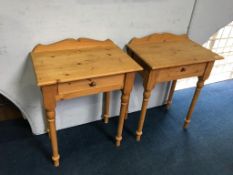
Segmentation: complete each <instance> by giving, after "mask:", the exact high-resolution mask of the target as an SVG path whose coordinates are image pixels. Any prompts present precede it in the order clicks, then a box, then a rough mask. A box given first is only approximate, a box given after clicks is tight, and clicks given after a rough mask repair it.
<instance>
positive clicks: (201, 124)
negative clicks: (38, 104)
mask: <svg viewBox="0 0 233 175" xmlns="http://www.w3.org/2000/svg"><path fill="white" fill-rule="evenodd" d="M193 92H194V88H190V89H185V90H180V91H176V92H175V95H174V100H173V104H172V106H171V108H170V110H168V111H166V110H165V109H164V107H157V108H153V109H149V110H148V113H147V118H146V121H145V127H144V134H143V137H142V141H141V142H139V143H138V142H136V141H135V134H134V133H135V130H136V126H137V121H138V118H139V114H140V112H135V113H131V114H129V119H128V120H127V121H126V124H125V128H124V133H123V135H124V140H123V142H122V146H121V147H120V148H116V147H115V145H114V137H115V133H116V128H117V121H118V118H117V117H115V118H112V119H111V120H110V123H109V124H108V125H105V124H104V123H103V122H101V121H97V122H93V123H89V124H85V125H81V126H77V127H73V128H69V129H65V130H61V131H59V132H58V139H59V149H60V154H61V163H60V167H59V168H55V167H53V165H52V162H51V159H50V152H51V150H50V143H49V139H48V136H47V135H46V134H44V135H40V136H33V135H32V134H31V132H30V128H29V126H28V124H27V122H26V121H22V120H15V121H7V122H1V123H0V133H1V134H0V175H12V174H17V175H27V174H28V175H29V174H30V175H32V174H33V175H37V174H38V175H47V174H48V175H53V174H62V175H76V174H79V175H99V174H101V175H110V174H111V175H115V174H116V175H131V174H132V175H152V174H160V175H168V174H169V175H170V174H171V175H178V174H179V175H182V174H185V175H186V174H189V175H192V174H193V175H199V174H203V175H208V174H211V175H227V174H233V80H229V81H224V82H220V83H215V84H211V85H207V86H205V87H204V89H203V91H202V93H201V95H200V98H199V100H198V104H197V106H196V108H195V111H194V113H193V118H192V122H191V124H190V126H189V128H188V130H183V129H182V125H183V121H184V117H185V115H186V113H187V110H188V106H189V104H190V102H191V98H192V95H193Z"/></svg>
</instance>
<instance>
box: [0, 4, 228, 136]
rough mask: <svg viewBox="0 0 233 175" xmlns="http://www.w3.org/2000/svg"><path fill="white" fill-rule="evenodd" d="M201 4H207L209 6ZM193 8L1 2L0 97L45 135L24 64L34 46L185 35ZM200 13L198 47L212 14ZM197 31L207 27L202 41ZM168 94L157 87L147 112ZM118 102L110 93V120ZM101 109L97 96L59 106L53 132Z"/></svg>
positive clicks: (138, 92)
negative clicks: (74, 40) (75, 40)
mask: <svg viewBox="0 0 233 175" xmlns="http://www.w3.org/2000/svg"><path fill="white" fill-rule="evenodd" d="M225 1H226V7H222V6H221V8H220V9H223V10H224V11H229V10H230V9H228V7H229V5H231V6H232V2H230V1H227V0H225ZM225 1H224V2H225ZM201 2H202V3H204V4H205V5H208V4H210V0H209V1H207V0H205V1H201ZM211 2H212V1H211ZM217 2H218V1H216V4H217ZM227 3H228V4H227ZM193 4H194V0H180V1H176V0H163V1H161V0H141V1H140V0H66V1H57V0H50V1H46V0H37V1H31V0H11V1H8V0H0V41H1V42H0V93H2V94H4V95H5V96H6V97H8V98H9V99H11V100H12V101H13V102H14V103H15V104H16V105H17V106H18V107H19V108H20V109H21V111H22V112H23V114H24V116H25V117H26V118H27V119H28V121H29V123H30V126H31V128H32V132H33V133H34V134H41V133H44V132H45V125H44V117H43V116H44V115H43V110H42V105H41V93H40V91H39V88H38V87H36V82H35V77H34V74H33V70H32V65H31V61H30V59H29V58H28V54H29V52H30V51H31V50H32V48H33V47H34V46H35V45H36V44H38V43H43V44H47V43H51V42H55V41H58V40H61V39H64V38H78V37H89V38H94V39H106V38H111V39H112V40H114V41H115V43H117V44H118V45H119V46H120V47H122V48H123V46H124V45H125V44H126V43H127V42H128V41H129V40H130V39H131V38H132V37H134V36H143V35H147V34H150V33H153V32H173V33H177V34H181V33H186V31H187V27H188V24H189V20H190V17H191V11H192V8H193ZM207 7H208V6H207ZM203 8H204V7H203V6H202V5H201V4H197V9H198V11H200V14H199V13H198V11H195V13H194V21H193V23H192V25H191V29H190V34H191V36H192V37H193V38H194V39H196V40H197V41H201V40H200V38H206V39H207V38H208V35H209V34H210V33H209V32H208V31H210V29H209V28H208V27H206V26H207V25H205V24H206V23H205V20H207V19H209V16H208V15H210V14H212V13H209V12H210V11H211V10H210V8H208V14H207V16H206V18H203V19H202V16H200V15H201V14H202V15H203V14H204V15H205V14H206V13H205V9H204V10H203ZM231 11H232V10H231ZM226 13H227V12H224V14H223V15H222V18H217V19H218V20H220V21H214V23H216V24H218V25H211V29H213V28H214V27H216V26H218V27H219V25H221V24H222V21H224V20H226V21H227V20H228V17H226V16H225V15H227V14H226ZM216 15H221V13H219V14H217V13H216V14H215V16H216ZM211 18H212V17H211ZM213 19H215V18H213ZM199 20H201V22H200V21H199ZM197 26H202V27H203V26H204V27H205V28H204V29H205V30H203V35H201V37H200V38H199V37H198V36H199V32H202V30H201V28H199V27H197ZM212 27H213V28H212ZM214 30H215V29H214ZM141 84H142V81H141V78H140V77H137V78H136V82H135V87H134V89H133V92H132V95H131V100H130V108H129V111H130V112H132V111H136V110H140V107H141V101H142V92H143V88H142V85H141ZM166 89H167V86H166V84H159V85H158V86H157V87H156V89H155V90H154V91H153V94H152V96H151V100H150V104H149V107H152V106H155V105H160V104H162V103H163V100H164V96H165V93H166ZM119 100H120V93H119V92H116V93H114V94H113V96H112V104H111V106H112V115H113V116H114V115H118V113H119V108H120V106H119V103H120V101H119ZM101 109H102V95H101V94H99V95H93V96H91V97H82V98H79V99H73V100H68V101H62V102H59V103H58V107H57V128H58V129H61V128H66V127H70V126H75V125H79V124H83V123H87V122H90V121H94V120H99V119H100V118H101Z"/></svg>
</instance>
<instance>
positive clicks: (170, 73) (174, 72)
mask: <svg viewBox="0 0 233 175" xmlns="http://www.w3.org/2000/svg"><path fill="white" fill-rule="evenodd" d="M205 67H206V63H201V64H194V65H187V66H179V67H173V68H167V69H161V70H160V71H159V72H158V74H159V75H158V79H157V82H163V81H170V80H177V79H180V78H187V77H192V76H201V75H203V74H204V71H205Z"/></svg>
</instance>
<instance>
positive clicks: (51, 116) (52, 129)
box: [46, 111, 60, 167]
mask: <svg viewBox="0 0 233 175" xmlns="http://www.w3.org/2000/svg"><path fill="white" fill-rule="evenodd" d="M46 112H47V118H48V125H49V135H50V141H51V146H52V153H53V155H52V160H53V162H54V166H56V167H58V166H59V158H60V156H59V154H58V144H57V131H56V125H55V111H46Z"/></svg>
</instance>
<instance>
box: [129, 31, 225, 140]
mask: <svg viewBox="0 0 233 175" xmlns="http://www.w3.org/2000/svg"><path fill="white" fill-rule="evenodd" d="M127 51H128V54H129V55H131V57H132V58H134V59H135V60H136V61H137V62H138V63H139V64H141V65H142V66H143V67H144V71H143V72H142V73H141V75H142V77H143V79H144V94H143V103H142V109H141V115H140V119H139V123H138V128H137V131H136V138H137V140H138V141H140V138H141V135H142V128H143V124H144V120H145V115H146V110H147V104H148V101H149V98H150V95H151V90H152V89H153V88H154V87H155V85H156V83H159V82H164V81H173V83H172V86H171V89H170V93H169V96H168V99H167V102H166V104H167V108H168V107H169V106H170V105H171V102H172V96H173V93H174V89H175V86H176V80H177V79H180V78H186V77H192V76H197V77H198V82H197V87H196V91H195V93H194V96H193V99H192V103H191V105H190V108H189V110H188V114H187V116H186V119H185V123H184V128H187V127H188V124H189V123H190V119H191V115H192V112H193V110H194V106H195V104H196V102H197V99H198V96H199V94H200V91H201V89H202V87H203V85H204V82H205V80H206V79H207V78H208V77H209V75H210V72H211V70H212V67H213V65H214V61H215V60H219V59H223V58H222V57H221V56H219V55H217V54H215V53H213V52H211V51H210V50H208V49H205V48H203V47H202V46H200V45H198V44H197V43H195V42H193V41H191V40H190V39H189V38H188V37H187V35H173V34H169V33H163V34H152V35H149V36H146V37H144V38H140V39H138V38H134V39H132V40H131V41H130V42H129V44H128V45H127Z"/></svg>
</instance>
